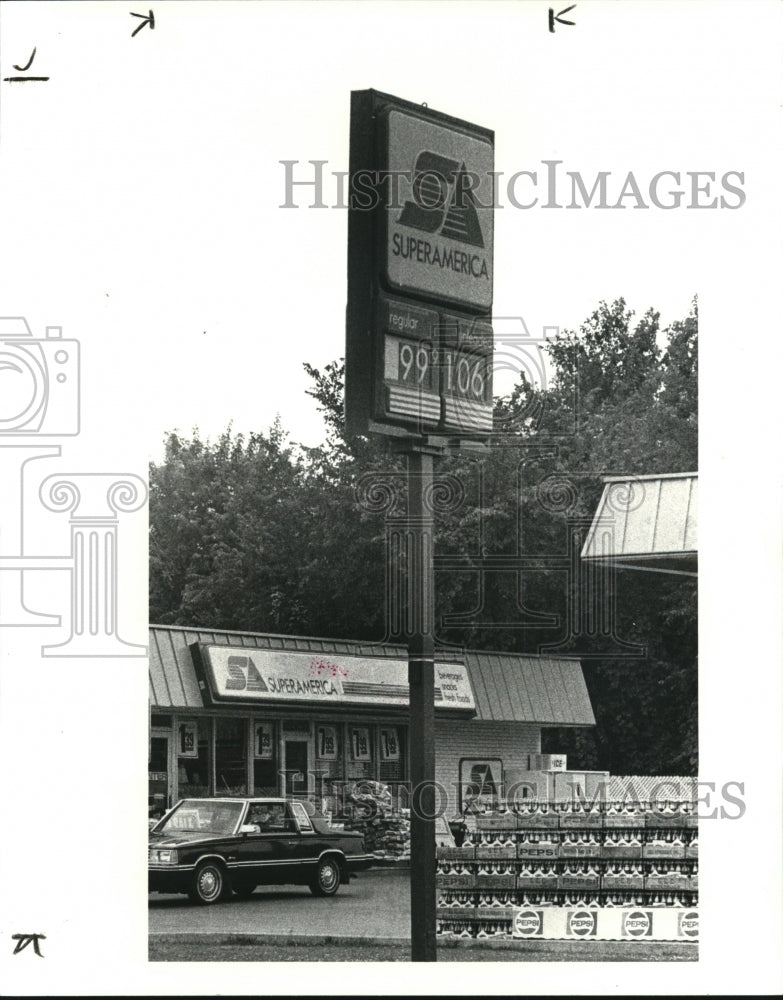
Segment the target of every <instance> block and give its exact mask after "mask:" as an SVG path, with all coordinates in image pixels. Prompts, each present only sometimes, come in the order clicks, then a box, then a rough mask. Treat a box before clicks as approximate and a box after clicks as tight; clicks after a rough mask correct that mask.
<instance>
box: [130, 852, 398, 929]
mask: <svg viewBox="0 0 783 1000" xmlns="http://www.w3.org/2000/svg"><path fill="white" fill-rule="evenodd" d="M409 880H410V873H409V872H408V871H393V870H390V869H383V868H381V869H376V870H374V871H368V872H363V873H362V874H360V875H359V876H358V877H357V878H355V879H354V880H353V881H351V882H350V883H349V884H348V885H343V886H340V889H339V890H338V892H337V894H336V895H334V896H331V897H328V898H326V899H316V897H315V896H313V895H312V894H311V892H310V890H309V889H308V888H307V887H306V886H268V887H267V886H261V887H260V888H258V889H256V891H255V892H254V893H253V895H252V896H251V897H250V899H237V898H236V897H234V898H232V899H231V900H230V901H229V902H226V903H218V904H217V905H215V906H196V905H194V904H193V903H191V902H190V900H189V899H188V897H187V896H161V895H159V894H157V893H153V894H151V895H150V897H149V900H150V903H149V930H150V933H151V934H161V933H185V932H188V933H202V934H203V933H215V934H276V935H300V934H307V935H315V936H319V937H320V936H331V935H337V936H355V935H360V936H362V937H368V938H381V939H382V940H386V939H388V938H403V939H404V938H408V937H409V936H410V898H409V897H410V881H409Z"/></svg>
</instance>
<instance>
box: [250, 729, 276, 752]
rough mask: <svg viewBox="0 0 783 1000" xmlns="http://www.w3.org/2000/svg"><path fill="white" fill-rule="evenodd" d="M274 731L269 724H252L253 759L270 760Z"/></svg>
mask: <svg viewBox="0 0 783 1000" xmlns="http://www.w3.org/2000/svg"><path fill="white" fill-rule="evenodd" d="M274 746H275V744H274V729H273V726H272V723H271V722H256V723H254V724H253V757H254V758H255V759H256V760H271V759H272V757H273V756H274Z"/></svg>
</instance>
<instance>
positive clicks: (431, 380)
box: [399, 342, 491, 403]
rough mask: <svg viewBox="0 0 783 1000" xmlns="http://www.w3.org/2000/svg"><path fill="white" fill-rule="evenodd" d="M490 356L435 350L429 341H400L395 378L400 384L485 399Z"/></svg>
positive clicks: (475, 399) (486, 396)
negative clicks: (423, 342)
mask: <svg viewBox="0 0 783 1000" xmlns="http://www.w3.org/2000/svg"><path fill="white" fill-rule="evenodd" d="M490 364H491V360H490V358H488V357H485V356H484V355H477V354H469V353H463V352H461V351H454V350H439V349H438V348H437V347H435V348H433V347H432V346H431V345H430V344H422V343H417V344H411V343H408V342H403V343H401V344H400V353H399V380H400V382H402V383H403V385H410V386H418V387H419V388H421V389H430V390H435V391H437V388H436V387H437V385H438V378H439V377H440V380H441V381H440V386H441V390H442V391H443V392H447V393H449V394H450V395H452V396H461V397H463V398H465V399H471V400H473V401H474V402H477V403H487V402H489V398H490V392H491V386H490V379H489V375H490Z"/></svg>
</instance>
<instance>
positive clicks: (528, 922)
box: [514, 910, 542, 937]
mask: <svg viewBox="0 0 783 1000" xmlns="http://www.w3.org/2000/svg"><path fill="white" fill-rule="evenodd" d="M541 916H542V914H541V911H540V910H520V911H519V913H517V915H516V917H515V918H514V932H515V933H516V934H520V935H521V936H522V937H533V936H534V935H536V934H540V933H541V930H542V921H541Z"/></svg>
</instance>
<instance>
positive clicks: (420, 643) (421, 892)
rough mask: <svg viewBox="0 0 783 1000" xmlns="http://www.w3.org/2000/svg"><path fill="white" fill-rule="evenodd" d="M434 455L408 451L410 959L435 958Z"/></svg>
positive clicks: (430, 959) (428, 959)
mask: <svg viewBox="0 0 783 1000" xmlns="http://www.w3.org/2000/svg"><path fill="white" fill-rule="evenodd" d="M432 475H433V455H432V453H428V452H427V451H425V450H423V449H422V450H411V451H409V452H408V546H407V550H408V566H407V570H408V574H407V575H408V585H407V593H408V609H407V615H408V622H407V625H408V628H407V631H408V636H409V639H408V682H409V685H410V728H409V732H410V774H411V785H412V796H411V960H412V961H414V962H435V961H437V954H436V950H435V868H436V860H435V641H434V635H433V632H434V617H435V600H434V593H435V586H434V571H433V558H432V555H433V543H434V538H433V516H432V509H431V503H432V501H431V496H432Z"/></svg>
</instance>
